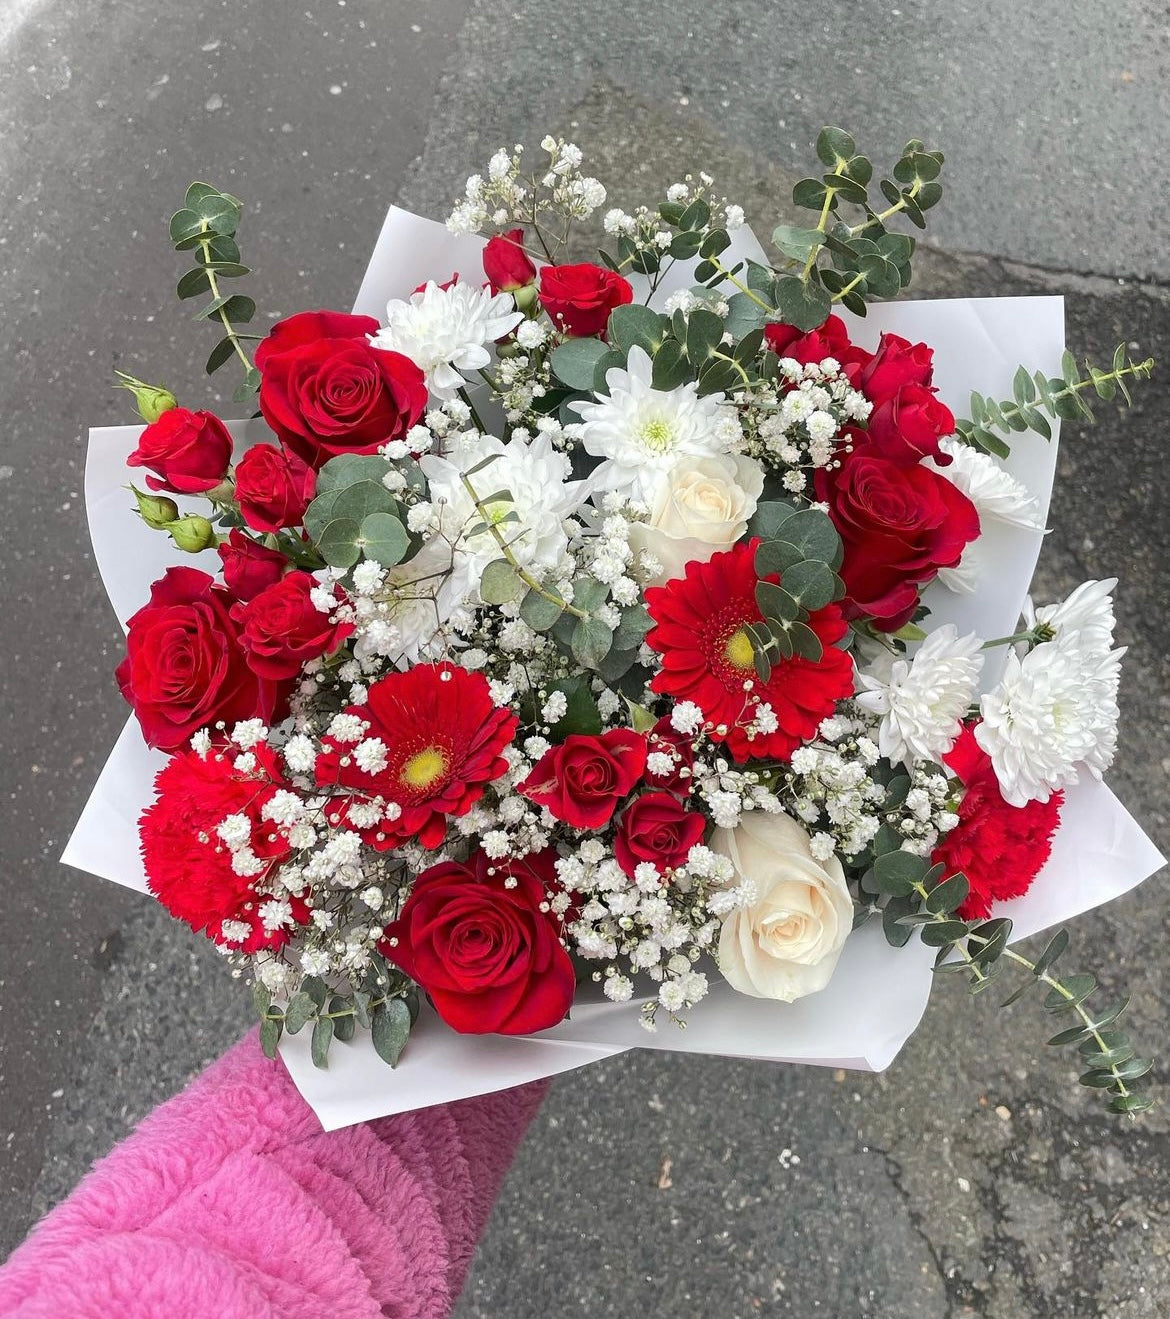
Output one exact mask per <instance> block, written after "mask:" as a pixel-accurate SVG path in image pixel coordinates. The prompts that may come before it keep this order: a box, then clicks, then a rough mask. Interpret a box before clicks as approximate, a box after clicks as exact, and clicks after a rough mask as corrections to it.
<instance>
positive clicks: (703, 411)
mask: <svg viewBox="0 0 1170 1319" xmlns="http://www.w3.org/2000/svg"><path fill="white" fill-rule="evenodd" d="M651 376H652V365H651V361H650V357H649V355H648V354H647V353H646V351H645V350H644V349H642V348H638V347H634V348H631V349H630V356H629V360H628V361H627V363H626V367H625V369H624V370H623V369H622V368H621V367H613V368H612V369H611V370H609V371H608V372H606V376H605V380H606V384H607V385H608V386H609V396H608V397H603V398H600V399H598V400H597V402H595V403H585V402H580V403H571V404H570V405H569V406H570V407H572V408H574V409H575V410H576V411H577V412H578V413H579V414H580V416H581V418H582V420H583V421H584V423H585V424H584V425H583V426H582V428H581V443H582V445H583V446H584V449H585V451H586V453H591V454H593V456H594V457H596V458H604V459H606V460H607V461H606V462H605V463H603V464H602V466H601V467H600V468H598V470H597V472H595V473H594V486H595V488H596V489H600V490H613V491H616V492H618V493H621V494H627V495H629V496H630V497H631V498H633V499H640V500H642V501H644V502H645V503H648V504H649V503H652V502H653V500H654V497H655V495H656V494H657V492H658V488H659V486H660V484H661V482H662V481H663V479H664V478H665V476H666V474H667V472H669V471H670V469H671V468H672V467H674V465H675V464H676V463H677V462H678V460H679V458H681V457H682V456H684V455H690V456H692V457H709V456H711V455H713V454H719V453H727V452H728V451H729V449H730V448H731V447H732V444H733V443H734V442H735V440H736V439H737V436H738V433H739V426H738V422H736V420H735V414H734V410H733V409H731V408H729V407H727V406H726V404H725V403H724V401H723V395H722V394H709V395H707V396H706V397H705V398H700V397H699V391H698V386H697V385H696V384H694V382H689V383H687V384H685V385H680V386H679V387H678V388H677V389H670V390H662V389H654V388H653V386H652V385H651V383H650V381H651Z"/></svg>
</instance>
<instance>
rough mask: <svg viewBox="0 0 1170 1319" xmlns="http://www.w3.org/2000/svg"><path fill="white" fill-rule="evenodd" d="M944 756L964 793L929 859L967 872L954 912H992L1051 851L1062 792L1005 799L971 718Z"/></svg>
mask: <svg viewBox="0 0 1170 1319" xmlns="http://www.w3.org/2000/svg"><path fill="white" fill-rule="evenodd" d="M944 760H945V762H946V764H947V767H948V768H949V769H950V770H951V771H952V772H953V773H954V774H956V775H957V776H958V778H959V779H960V780H961V782H962V784H963V788H964V795H963V800H962V802H960V804H959V823H958V824H957V825H956V826H955V827H954V828H953V829H952V830H951V831H950V833H947V834H943V836H942V838H941V839H940V841H939V843H938V846H937V847H936V848H935V849H934V854H933V856H932V857H931V861H932V862H933V863H935V864H939V863H941V864H942V865H944V866H946V868H947V869H946V873H947V875H948V876H950V875H955V874H958V873H959V872H960V871H961V872H962V873H963V874H964V875H966V877H967V882H968V883H969V884H970V886H971V891H970V893H968V895H967V898H966V901H965V902H964V903H963V905H962V906H961V907H960V908H959V915H960V916H961V917H962V918H963V920H968V921H969V920H978V919H981V918H983V917H985V916H989V915H990V914H991V907H992V904H993V903H995V902H1003V901H1005V900H1006V899H1008V898H1019V897H1022V896H1023V895H1024V894H1025V893H1027V891H1028V890H1029V889H1030V888H1031V887H1032V881H1033V880H1034V879H1035V878H1036V876H1037V875H1038V874H1039V873H1040V871H1041V869H1043V867H1044V863H1045V862H1046V861H1047V860H1048V857H1049V854H1050V853H1051V851H1052V836H1053V834H1055V832H1056V830H1057V826H1058V825H1059V824H1060V808H1061V806H1062V804H1063V802H1064V793H1062V792H1056V793H1053V795H1052V796H1051V797H1050V798H1049V799H1048V800H1047V801H1031V802H1029V803H1028V804H1027V805H1026V806H1012V805H1010V804H1009V803H1008V802H1006V801H1004V799H1003V794H1002V793H1001V792H1000V790H999V781H998V779H996V777H995V770H994V768H993V767H992V764H991V757H990V756H989V755H988V754H987V753H986V752H985V751H984V750H983V749H982V747H980V745H979V743H978V742H976V740H975V724H973V723H971V724H966V725H964V727H963V731H962V732H961V733H960V734H959V738H958V740H957V741H956V742H955V745H954V746H953V747H952V748H951V750H950V753H949V754H948V755H947V756H945V757H944Z"/></svg>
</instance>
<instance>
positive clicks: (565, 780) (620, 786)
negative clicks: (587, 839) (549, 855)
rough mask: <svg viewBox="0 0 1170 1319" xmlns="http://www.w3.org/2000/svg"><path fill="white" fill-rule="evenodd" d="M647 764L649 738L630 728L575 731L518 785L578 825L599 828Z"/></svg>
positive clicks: (534, 799) (572, 823) (527, 793)
mask: <svg viewBox="0 0 1170 1319" xmlns="http://www.w3.org/2000/svg"><path fill="white" fill-rule="evenodd" d="M645 768H646V738H645V737H644V736H643V734H641V733H635V732H634V731H633V729H630V728H611V729H610V731H609V732H608V733H602V734H601V735H600V737H594V736H592V735H590V734H586V733H571V734H570V735H569V736H568V737H567V738H565V740H564V741H563V742H562V743H561V745H560V746H556V747H553V748H552V750H551V751H546V752H545V753H544V755H543V756H541V758H540V760H539V761H538V762H537V764H536V765H535V766H534V767H533V770H532V773H531V774H529V776H528V777H527V778H526V779H525V780H524V782H523V783H521V784H520V785H519V786H518V787H517V789H516V791H517V792H519V793H520V794H521V795H522V796H525V797H527V798H528V799H529V801H534V802H536V804H537V805H538V806H547V807H548V809H549V810H550V811H551V812H552V813H553V815H555V816H556V817H557V819H558V820H564V822H565V823H566V824H569V825H572V827H573V828H574V829H601V828H603V827H604V826H605V825H607V824H608V823H609V822H610V820H611V819H612V818H613V813H614V811H616V810H617V808H618V803H619V802H620V801H621V799H622V798H623V797H624V796H626V795H627V793H629V792H630V791H631V790H632V789H633V787H634V784H635V783H637V782H638V780H639V779H640V778H641V777H642V771H643V770H644V769H645Z"/></svg>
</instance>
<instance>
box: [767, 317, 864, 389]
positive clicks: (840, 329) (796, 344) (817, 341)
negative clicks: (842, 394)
mask: <svg viewBox="0 0 1170 1319" xmlns="http://www.w3.org/2000/svg"><path fill="white" fill-rule="evenodd" d="M764 342H765V343H766V344H767V346H768V349H769V351H770V352H773V353H775V354H776V356H777V357H791V358H792V359H793V360H794V361H797V362H800V363H801V365H802V366H805V365H807V364H808V363H809V362H823V361H824V360H825V358H826V357H835V358H836V359H837V361H838V362H840V363H841V366H842V367H843V368H844V370H845V375H846V376H847V377H848V379H849V380H851V381H853V382H856V380H857V378H858V376H859V375H860V374H861V371H862V369H863V368H864V367H865V365H866V364H867V363H868V362H869V361H870V359H871V357H872V354H871V353H868V352H866V350H865V349H864V348H862V347H860V346H859V345H858V344H855V343H852V342H850V339H849V331H848V330H847V329H846V328H845V322H844V321H843V320H842V319H841V318H840V316H830V317H829V319H828V320H827V321H825V323H824V325H822V326H821V327H820V329H817V330H810V331H809V332H808V333H807V334H806V333H805V332H804V331H802V330H798V329H797V328H796V326H795V325H765V326H764Z"/></svg>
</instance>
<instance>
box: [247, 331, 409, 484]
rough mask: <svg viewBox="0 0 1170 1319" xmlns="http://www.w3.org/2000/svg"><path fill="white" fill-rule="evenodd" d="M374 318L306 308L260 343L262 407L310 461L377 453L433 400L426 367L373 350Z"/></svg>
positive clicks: (266, 417) (290, 445)
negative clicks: (424, 370)
mask: <svg viewBox="0 0 1170 1319" xmlns="http://www.w3.org/2000/svg"><path fill="white" fill-rule="evenodd" d="M377 328H378V322H377V321H376V320H374V319H373V317H371V316H347V315H344V314H343V313H341V312H336V311H316V312H314V311H306V312H301V313H300V314H299V315H297V316H290V317H289V318H288V320H285V321H280V322H279V323H278V324H277V325H274V326H273V327H272V330H271V332H270V333H269V335H268V338H267V339H265V340H264V342H263V343H262V344H260V346H259V347H258V348H257V349H256V367H257V369H258V370H259V371H260V411H261V412H262V413H263V414H264V420H265V421H267V422H268V424H269V426H271V427H272V429H273V430H274V431H275V432H276V434H277V436H278V437H279V438H280V440H281V442H282V443H283V444H284V445H285V446H286V447H287V448H289V449H291V450H292V451H293V453H295V454H296V455H297V456H298V457H299V458H302V459H303V460H304V461H305V462H307V463H308V464H309V466H310V467H313V468H319V467H321V466H323V465H324V464H325V463H327V462H328V461H329V459H330V458H334V457H336V456H337V455H338V454H342V453H376V452H377V450H378V448H379V446H381V445H383V444H385V443H386V442H387V441H388V440H396V439H399V438H400V437H401V436H402V435H404V434H405V433H406V431H408V430H409V429H410V427H411V426H413V425H414V424H415V423H416V422H417V421H418V419H419V418H420V417H421V416H422V414H423V412H424V410H425V409H426V405H427V387H426V382H425V380H424V378H423V373H422V371H421V370H419V368H418V367H417V366H416V365H415V364H414V363H413V362H412V361H411V360H410V359H409V358H408V357H403V356H402V354H401V353H392V352H387V351H385V350H383V349H380V348H372V347H371V346H370V343H369V341H368V336H369V335H370V334H373V333H374V331H376V330H377Z"/></svg>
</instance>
